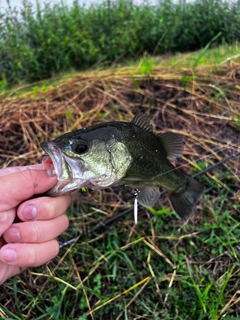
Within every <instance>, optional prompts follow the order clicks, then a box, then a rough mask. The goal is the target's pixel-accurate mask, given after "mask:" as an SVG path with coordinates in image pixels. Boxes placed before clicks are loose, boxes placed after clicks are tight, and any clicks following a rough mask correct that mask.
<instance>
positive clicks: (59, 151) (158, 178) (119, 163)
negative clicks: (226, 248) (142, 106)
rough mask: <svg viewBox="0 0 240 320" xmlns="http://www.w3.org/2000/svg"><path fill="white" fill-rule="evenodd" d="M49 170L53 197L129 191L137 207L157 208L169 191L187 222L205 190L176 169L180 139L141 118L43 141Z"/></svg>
mask: <svg viewBox="0 0 240 320" xmlns="http://www.w3.org/2000/svg"><path fill="white" fill-rule="evenodd" d="M41 147H42V149H43V150H44V151H45V156H44V157H43V160H42V161H43V163H44V164H45V168H46V169H48V170H52V171H53V172H54V173H55V174H56V175H57V179H58V181H57V184H56V185H55V186H54V187H53V188H52V189H50V190H49V191H48V195H49V196H58V195H61V194H66V193H71V192H73V191H75V190H76V189H80V188H82V187H89V188H92V189H104V188H107V187H119V186H122V185H125V186H129V187H130V188H132V189H133V191H134V194H135V196H136V199H137V201H138V203H139V204H141V205H142V206H144V207H148V206H153V205H154V204H155V203H156V202H157V200H158V199H159V197H160V188H161V189H166V190H167V191H168V194H169V199H170V202H171V204H172V207H173V209H174V210H175V212H176V213H177V215H178V216H179V217H180V218H183V219H186V218H188V217H189V216H190V215H191V214H192V213H193V212H194V211H195V209H196V206H197V204H198V202H199V200H200V199H201V197H202V194H203V192H204V185H203V184H201V183H200V182H198V181H197V180H195V179H194V178H192V177H191V176H188V175H185V174H184V173H182V172H181V171H179V170H178V169H176V168H175V167H174V165H173V164H172V162H171V159H176V158H179V157H181V156H182V153H183V149H184V145H183V140H182V136H181V135H179V134H177V133H173V132H168V131H167V132H163V133H156V132H155V131H154V129H153V125H152V123H151V120H150V119H149V118H148V117H145V116H143V114H141V113H137V114H136V115H135V116H134V118H133V119H132V120H131V121H130V122H123V121H112V122H106V123H99V124H96V125H93V126H90V127H88V128H84V129H80V130H76V131H73V132H68V133H65V134H63V135H61V136H59V137H58V138H56V139H55V140H52V141H49V142H43V143H42V144H41Z"/></svg>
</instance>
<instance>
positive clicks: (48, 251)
mask: <svg viewBox="0 0 240 320" xmlns="http://www.w3.org/2000/svg"><path fill="white" fill-rule="evenodd" d="M58 252H59V244H58V242H57V241H56V240H51V241H48V242H45V243H37V244H36V243H35V244H29V243H24V244H20V243H17V244H6V245H5V246H3V247H2V248H1V249H0V260H1V261H2V262H5V263H7V264H9V265H14V266H18V267H38V266H40V265H42V264H44V263H46V262H47V261H49V260H51V259H53V258H54V257H55V256H56V255H57V254H58Z"/></svg>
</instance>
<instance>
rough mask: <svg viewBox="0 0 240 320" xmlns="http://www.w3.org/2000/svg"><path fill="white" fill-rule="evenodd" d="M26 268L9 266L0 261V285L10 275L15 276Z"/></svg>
mask: <svg viewBox="0 0 240 320" xmlns="http://www.w3.org/2000/svg"><path fill="white" fill-rule="evenodd" d="M25 269H26V268H20V267H15V266H9V265H7V264H5V263H3V262H1V261H0V270H1V272H0V285H1V284H3V283H4V282H5V281H6V280H7V279H9V278H10V277H13V276H15V275H16V274H18V273H20V272H22V271H23V270H25Z"/></svg>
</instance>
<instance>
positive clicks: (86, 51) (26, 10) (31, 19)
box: [0, 0, 240, 86]
mask: <svg viewBox="0 0 240 320" xmlns="http://www.w3.org/2000/svg"><path fill="white" fill-rule="evenodd" d="M239 24H240V4H239V1H232V2H231V3H230V2H229V1H222V0H221V1H219V0H205V1H200V0H196V1H193V2H185V1H179V2H177V3H175V2H174V3H173V2H172V1H171V0H164V1H160V2H159V4H156V5H154V6H153V5H150V4H148V3H147V2H146V1H144V2H142V4H141V5H140V6H137V5H135V4H133V1H131V0H117V1H109V0H108V1H107V0H106V1H103V3H102V4H100V5H92V6H90V7H84V6H81V5H79V4H78V2H77V1H76V2H75V3H74V5H73V6H72V7H68V6H65V5H55V6H50V5H45V6H44V7H43V8H42V7H41V8H40V6H37V9H34V8H33V7H32V6H31V5H30V4H29V3H28V2H27V1H25V2H24V3H23V7H22V8H21V9H19V10H17V9H14V8H9V11H6V12H2V13H1V15H0V34H1V41H0V77H1V78H2V80H3V82H2V86H6V85H11V84H14V83H15V84H16V83H19V82H21V81H28V82H32V81H36V80H41V79H46V78H49V77H51V76H54V75H56V74H57V73H59V72H65V71H69V70H86V69H87V68H89V67H91V68H96V66H97V67H98V68H105V67H107V66H109V65H111V64H113V63H114V64H117V63H121V62H124V63H126V60H128V59H138V58H139V56H142V55H143V54H144V53H148V54H150V55H153V56H156V55H159V54H163V53H169V52H171V53H177V52H188V51H193V50H198V49H201V48H203V47H204V46H206V44H207V43H209V42H210V41H212V40H213V39H215V41H214V44H215V45H219V44H232V43H235V42H236V41H240V28H239Z"/></svg>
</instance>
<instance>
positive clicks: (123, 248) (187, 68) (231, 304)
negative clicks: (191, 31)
mask: <svg viewBox="0 0 240 320" xmlns="http://www.w3.org/2000/svg"><path fill="white" fill-rule="evenodd" d="M109 3H110V2H109ZM199 3H200V2H199ZM201 3H202V4H206V3H210V2H208V1H206V2H205V1H201ZM218 3H222V2H220V1H219V2H218ZM199 5H200V4H199ZM189 6H190V5H189ZM101 8H103V7H101ZM99 10H100V9H99ZM126 12H127V11H126ZM219 20H220V19H219ZM149 21H151V19H149ZM184 22H185V23H187V19H185V20H184ZM70 25H71V24H70ZM39 32H40V31H39ZM217 34H218V32H216V33H215V32H214V34H213V36H212V37H211V39H210V40H212V39H214V37H215V36H216V35H217ZM217 39H219V38H217ZM217 39H215V41H217ZM141 41H142V40H141ZM204 45H205V47H204V48H203V49H202V50H200V51H199V52H196V53H194V54H193V53H188V54H186V55H183V54H177V55H175V56H171V57H169V58H168V57H167V56H166V55H164V56H159V57H151V56H149V55H148V54H145V55H144V56H143V58H142V59H141V61H140V62H138V63H137V64H136V65H132V66H124V67H117V66H116V65H115V66H114V67H112V68H109V69H107V70H92V71H88V72H81V73H80V72H74V73H72V74H69V73H68V74H67V73H66V74H64V75H62V76H61V77H55V79H50V80H47V81H39V82H35V83H33V84H22V86H18V87H13V88H12V89H9V88H8V81H7V80H6V81H5V82H4V81H3V82H2V87H1V92H0V132H1V136H0V142H1V143H0V166H1V167H5V166H8V165H24V164H29V163H36V162H40V161H41V157H42V152H41V149H40V143H41V142H43V141H46V140H49V139H52V138H54V137H56V136H58V135H60V134H61V133H63V132H66V131H70V130H75V129H79V128H82V127H87V126H89V125H92V124H96V123H99V122H106V121H129V120H130V119H132V117H133V115H134V114H135V113H136V112H138V111H141V112H143V113H144V114H145V115H147V116H150V117H151V119H152V121H153V123H154V125H155V129H156V131H157V132H160V131H172V132H176V133H180V134H181V135H182V136H183V140H184V142H185V148H184V154H183V157H182V159H181V160H177V161H176V162H175V165H176V166H177V167H180V168H181V170H183V171H184V172H186V173H187V174H195V173H197V172H199V171H201V170H203V169H205V168H207V167H208V166H210V165H212V164H214V163H216V162H218V161H220V160H221V159H223V158H225V157H227V156H229V155H232V154H236V153H237V152H239V151H240V150H239V142H240V57H239V45H238V43H236V44H234V45H233V46H229V47H228V46H227V45H226V44H224V45H222V46H220V47H218V48H214V49H209V45H208V44H204ZM198 179H199V181H201V182H202V183H204V185H205V187H206V191H205V194H204V197H203V200H202V201H201V202H200V204H199V206H198V208H197V211H196V214H195V215H193V216H192V217H190V219H189V220H188V221H187V222H184V221H181V220H179V218H178V217H177V216H176V214H175V213H174V212H173V211H172V210H171V208H170V206H169V201H168V198H167V195H164V196H162V198H160V200H159V201H158V203H157V204H156V206H154V207H153V208H151V207H149V208H147V209H146V208H142V207H139V219H138V225H134V222H133V209H132V207H133V195H132V193H131V191H130V190H129V189H128V188H127V187H121V188H108V189H105V190H102V191H92V190H88V189H87V190H81V191H80V192H76V193H74V195H73V203H72V206H71V207H70V208H69V209H68V212H67V214H68V216H69V219H70V227H69V229H68V230H67V231H66V232H65V233H64V234H63V235H62V236H61V237H59V241H60V243H63V242H65V241H67V240H69V239H72V238H73V237H76V236H77V235H78V234H79V233H80V234H82V237H81V238H80V239H79V241H78V242H76V243H72V244H71V245H69V246H66V247H64V248H62V249H61V250H60V253H59V255H58V257H56V258H55V259H53V260H52V261H50V262H49V263H48V264H46V265H44V266H42V267H39V268H34V269H29V270H27V271H25V272H24V273H22V274H21V275H19V276H17V277H15V278H13V279H10V280H9V281H7V282H6V283H5V284H4V285H2V286H1V288H0V317H1V318H3V319H79V320H85V319H91V320H94V319H104V320H105V319H109V320H111V319H126V320H127V319H129V320H130V319H131V320H132V319H155V320H157V319H166V320H168V319H169V320H170V319H171V320H172V319H176V320H179V319H184V320H195V319H196V320H200V319H201V320H208V319H209V320H219V319H226V320H236V319H239V318H240V262H239V261H240V239H239V234H240V193H239V190H240V157H239V156H238V157H234V158H232V159H231V160H229V161H228V162H226V163H224V164H223V165H221V166H219V167H216V168H214V169H213V170H212V171H210V172H208V173H206V174H204V175H202V176H200V177H199V178H198ZM127 209H128V211H127V212H128V213H124V212H125V211H126V210H127ZM122 212H123V214H122V215H121V217H120V216H119V218H118V219H116V220H114V219H113V218H114V217H115V216H118V215H119V214H120V213H122ZM109 219H111V220H109ZM113 220H114V221H113ZM109 221H112V223H109Z"/></svg>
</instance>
